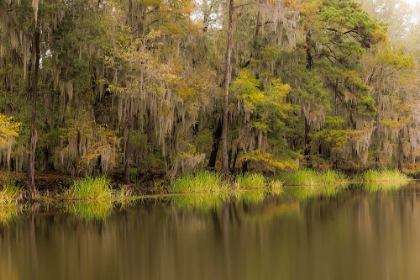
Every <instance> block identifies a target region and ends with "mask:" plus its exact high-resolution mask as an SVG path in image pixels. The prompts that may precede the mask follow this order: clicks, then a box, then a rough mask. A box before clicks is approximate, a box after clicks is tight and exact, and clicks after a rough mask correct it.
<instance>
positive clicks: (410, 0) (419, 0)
mask: <svg viewBox="0 0 420 280" xmlns="http://www.w3.org/2000/svg"><path fill="white" fill-rule="evenodd" d="M405 1H406V2H408V3H410V4H420V0H405Z"/></svg>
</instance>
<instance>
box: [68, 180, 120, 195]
mask: <svg viewBox="0 0 420 280" xmlns="http://www.w3.org/2000/svg"><path fill="white" fill-rule="evenodd" d="M64 197H65V198H67V199H76V200H109V201H111V199H112V190H111V187H110V181H109V179H108V178H107V177H105V176H100V177H86V178H83V179H80V180H77V181H75V182H74V183H73V185H72V186H71V187H70V188H69V189H68V190H67V191H66V192H65V194H64Z"/></svg>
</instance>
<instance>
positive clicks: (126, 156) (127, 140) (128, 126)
mask: <svg viewBox="0 0 420 280" xmlns="http://www.w3.org/2000/svg"><path fill="white" fill-rule="evenodd" d="M130 106H131V105H130ZM132 122H133V117H132V113H131V110H129V115H128V120H127V124H126V126H125V131H124V132H125V133H124V134H125V137H126V138H125V151H124V178H123V182H124V184H127V185H128V184H130V162H131V141H130V131H131V127H132Z"/></svg>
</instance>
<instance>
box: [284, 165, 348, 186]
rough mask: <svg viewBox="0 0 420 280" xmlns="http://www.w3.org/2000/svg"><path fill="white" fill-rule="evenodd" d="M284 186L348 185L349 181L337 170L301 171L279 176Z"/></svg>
mask: <svg viewBox="0 0 420 280" xmlns="http://www.w3.org/2000/svg"><path fill="white" fill-rule="evenodd" d="M279 178H280V180H282V181H284V185H288V186H318V185H342V184H344V185H346V184H348V180H347V179H346V178H345V176H344V174H342V173H340V172H338V171H336V170H323V171H315V170H312V169H306V168H304V169H299V170H297V171H294V172H292V173H283V174H280V175H279Z"/></svg>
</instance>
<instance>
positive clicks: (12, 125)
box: [0, 114, 22, 149]
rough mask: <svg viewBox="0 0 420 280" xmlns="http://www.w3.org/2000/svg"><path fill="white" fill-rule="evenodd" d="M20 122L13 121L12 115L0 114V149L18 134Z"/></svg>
mask: <svg viewBox="0 0 420 280" xmlns="http://www.w3.org/2000/svg"><path fill="white" fill-rule="evenodd" d="M21 126H22V123H21V122H13V117H7V116H5V115H3V114H0V149H1V148H4V147H6V146H8V144H10V143H11V142H13V140H14V138H16V137H18V136H19V133H18V131H19V129H20V127H21Z"/></svg>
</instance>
